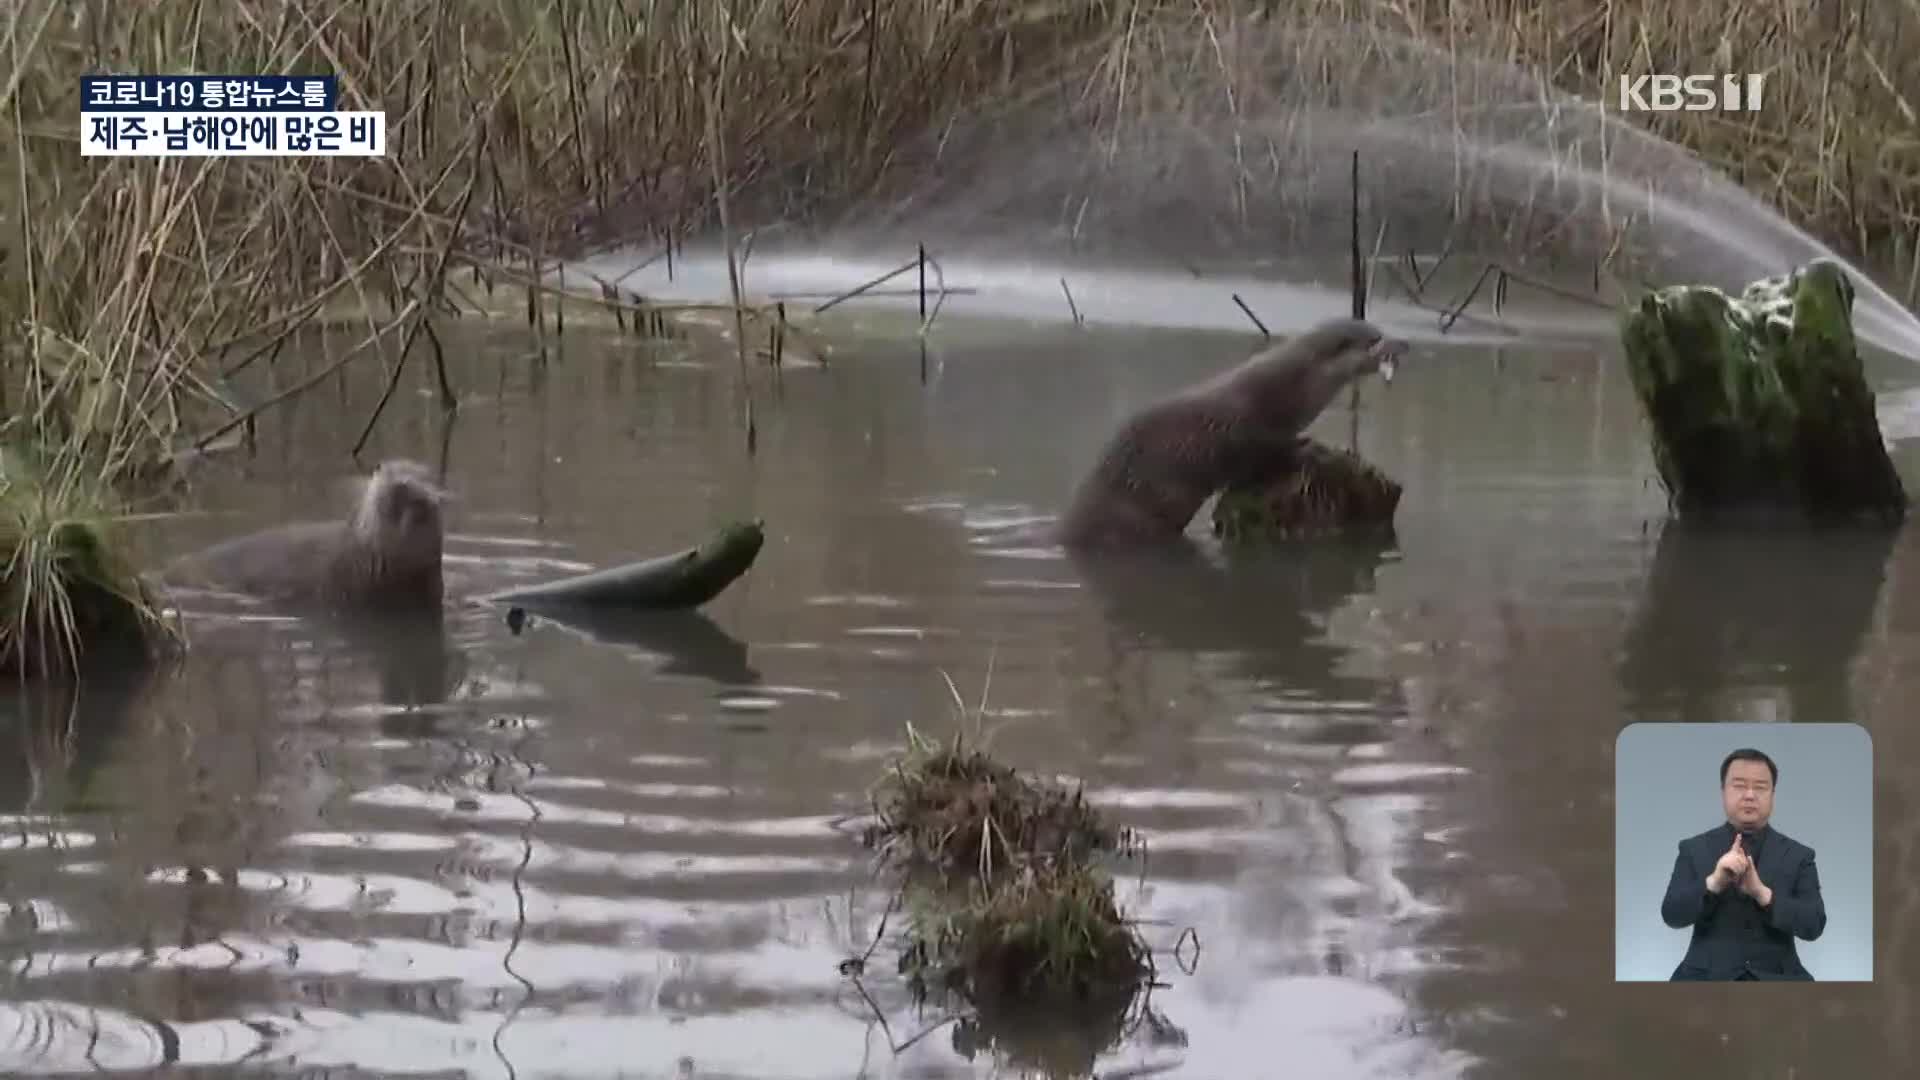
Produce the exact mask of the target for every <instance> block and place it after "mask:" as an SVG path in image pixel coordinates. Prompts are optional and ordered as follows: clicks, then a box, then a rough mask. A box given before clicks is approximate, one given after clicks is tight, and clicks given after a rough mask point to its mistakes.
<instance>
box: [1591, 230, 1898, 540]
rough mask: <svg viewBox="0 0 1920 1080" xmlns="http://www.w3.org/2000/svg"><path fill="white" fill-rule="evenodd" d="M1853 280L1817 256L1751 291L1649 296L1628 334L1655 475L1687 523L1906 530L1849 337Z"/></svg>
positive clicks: (1700, 289)
mask: <svg viewBox="0 0 1920 1080" xmlns="http://www.w3.org/2000/svg"><path fill="white" fill-rule="evenodd" d="M1853 295H1854V292H1853V283H1852V282H1851V281H1849V280H1848V279H1847V276H1846V273H1845V272H1844V271H1843V270H1841V268H1840V267H1839V266H1838V265H1837V264H1835V263H1833V262H1831V261H1829V260H1825V259H1821V260H1816V261H1814V262H1811V263H1809V264H1807V265H1806V266H1803V267H1801V268H1800V269H1798V270H1796V271H1794V272H1793V273H1791V274H1788V275H1786V276H1784V277H1776V278H1767V279H1764V280H1761V281H1757V282H1754V283H1753V284H1751V285H1749V286H1747V288H1746V290H1745V291H1744V292H1743V293H1742V294H1741V295H1740V296H1739V297H1738V298H1737V299H1736V298H1732V297H1729V296H1727V295H1726V294H1725V293H1723V292H1721V291H1720V290H1718V289H1715V288H1711V287H1707V286H1676V287H1673V288H1668V289H1662V290H1659V291H1656V292H1654V293H1651V294H1649V295H1648V296H1646V297H1645V298H1643V299H1642V300H1641V301H1640V303H1639V304H1638V305H1637V306H1636V307H1634V308H1632V309H1630V310H1629V311H1628V312H1627V313H1626V315H1625V317H1624V319H1623V320H1622V325H1621V340H1622V342H1623V343H1624V345H1625V346H1626V353H1627V365H1628V371H1629V373H1630V375H1631V377H1632V380H1633V388H1634V393H1635V395H1636V396H1637V397H1638V398H1639V400H1640V406H1641V408H1642V409H1643V410H1645V412H1646V416H1647V419H1648V422H1649V424H1650V426H1651V427H1652V429H1653V452H1654V465H1655V468H1657V469H1658V470H1659V473H1660V480H1661V483H1662V484H1664V485H1665V486H1666V489H1667V494H1668V498H1669V500H1670V502H1671V504H1672V506H1673V508H1674V510H1675V511H1676V512H1677V513H1679V514H1680V515H1681V516H1682V517H1686V516H1696V517H1699V516H1712V515H1718V514H1722V513H1726V512H1753V511H1759V512H1776V513H1777V512H1786V513H1790V514H1794V515H1796V516H1804V517H1811V518H1815V519H1829V520H1830V519H1836V518H1855V519H1858V518H1869V519H1876V520H1881V521H1900V520H1903V519H1904V517H1905V515H1906V507H1907V497H1906V492H1905V491H1904V490H1903V489H1902V487H1901V483H1900V477H1899V474H1898V473H1896V472H1895V471H1894V468H1893V462H1892V460H1891V459H1890V458H1889V457H1888V456H1887V448H1886V444H1885V443H1884V442H1883V441H1882V440H1881V437H1880V426H1879V422H1878V420H1877V418H1876V417H1875V415H1874V406H1873V394H1872V392H1871V391H1869V390H1868V388H1867V382H1866V377H1865V374H1864V372H1863V370H1862V368H1861V363H1860V354H1859V352H1858V351H1857V349H1856V348H1855V345H1854V339H1853Z"/></svg>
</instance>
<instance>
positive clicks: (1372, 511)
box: [1213, 436, 1400, 543]
mask: <svg viewBox="0 0 1920 1080" xmlns="http://www.w3.org/2000/svg"><path fill="white" fill-rule="evenodd" d="M1399 507H1400V485H1399V484H1398V483H1396V482H1394V480H1393V478H1392V477H1390V476H1388V475H1387V474H1386V473H1383V472H1381V471H1380V470H1379V469H1377V468H1375V467H1374V466H1373V465H1371V464H1368V462H1367V461H1366V460H1365V459H1364V458H1362V457H1360V456H1359V455H1358V454H1355V453H1352V452H1351V451H1347V450H1337V449H1335V448H1333V447H1331V446H1327V445H1325V444H1323V443H1319V442H1315V441H1314V440H1312V439H1309V438H1306V437H1305V436H1302V437H1301V438H1300V439H1299V440H1298V441H1297V442H1295V444H1294V455H1293V459H1292V460H1291V461H1290V462H1289V463H1288V465H1287V467H1286V468H1283V469H1281V470H1280V471H1279V472H1278V473H1276V474H1275V475H1273V476H1271V477H1269V478H1266V479H1263V480H1259V481H1254V482H1246V483H1237V484H1232V485H1229V486H1228V487H1227V488H1226V489H1225V490H1223V491H1221V493H1220V497H1219V499H1217V500H1216V501H1215V502H1214V504H1213V534H1214V535H1215V536H1217V537H1219V538H1221V539H1222V540H1224V541H1228V542H1232V543H1245V542H1255V543H1257V542H1264V541H1274V540H1292V539H1304V538H1308V537H1327V536H1353V535H1361V536H1383V535H1390V534H1391V533H1392V531H1393V515H1394V512H1395V511H1396V510H1398V509H1399Z"/></svg>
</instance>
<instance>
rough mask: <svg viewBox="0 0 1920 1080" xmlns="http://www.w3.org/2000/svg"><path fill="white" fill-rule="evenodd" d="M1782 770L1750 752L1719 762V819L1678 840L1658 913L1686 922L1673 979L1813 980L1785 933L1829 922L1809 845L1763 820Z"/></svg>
mask: <svg viewBox="0 0 1920 1080" xmlns="http://www.w3.org/2000/svg"><path fill="white" fill-rule="evenodd" d="M1779 782H1780V769H1779V768H1778V767H1777V766H1776V765H1774V763H1773V759H1772V758H1770V757H1768V756H1767V755H1765V754H1763V753H1761V752H1760V751H1758V750H1735V751H1734V752H1733V753H1731V754H1728V755H1727V757H1726V760H1725V761H1722V762H1721V763H1720V802H1721V805H1722V807H1723V808H1724V809H1725V810H1726V814H1727V820H1726V823H1725V824H1723V825H1720V826H1718V827H1717V828H1712V829H1708V830H1707V831H1706V832H1703V833H1701V834H1699V835H1698V836H1689V837H1687V838H1686V839H1685V840H1682V841H1680V853H1679V854H1678V855H1677V856H1675V858H1674V860H1673V878H1672V880H1670V881H1668V882H1667V895H1666V899H1664V900H1662V901H1661V902H1660V917H1661V918H1662V919H1664V920H1666V923H1667V925H1668V926H1671V927H1673V928H1674V929H1676V930H1678V929H1681V928H1683V927H1688V926H1691V927H1692V928H1693V938H1692V940H1690V941H1689V942H1687V955H1686V956H1685V957H1684V958H1682V959H1681V961H1680V965H1679V966H1678V967H1676V968H1674V969H1673V980H1674V981H1676V982H1682V981H1706V980H1735V981H1738V980H1779V979H1795V980H1802V981H1806V982H1811V981H1813V975H1812V973H1810V972H1808V971H1807V969H1806V968H1805V967H1804V966H1802V964H1801V963H1800V955H1799V953H1798V951H1797V950H1796V949H1795V947H1794V943H1793V939H1794V938H1799V939H1800V940H1802V941H1812V940H1814V939H1816V938H1818V937H1819V936H1820V934H1821V932H1822V931H1823V930H1825V929H1826V928H1827V907H1826V904H1825V902H1824V901H1822V900H1821V899H1820V875H1819V874H1818V873H1817V872H1816V871H1815V870H1814V866H1813V849H1812V848H1810V847H1808V846H1806V845H1805V844H1802V843H1800V842H1799V841H1797V840H1795V839H1793V838H1792V837H1790V836H1788V835H1786V834H1785V833H1783V832H1780V831H1779V830H1777V829H1774V828H1772V827H1771V826H1769V825H1768V824H1767V821H1768V819H1769V818H1771V817H1772V816H1773V792H1774V788H1775V786H1777V785H1778V784H1779Z"/></svg>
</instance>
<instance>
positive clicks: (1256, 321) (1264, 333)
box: [1233, 293, 1273, 338]
mask: <svg viewBox="0 0 1920 1080" xmlns="http://www.w3.org/2000/svg"><path fill="white" fill-rule="evenodd" d="M1233 302H1234V303H1236V304H1239V305H1240V310H1241V311H1244V312H1246V313H1247V318H1249V319H1252V320H1253V325H1254V326H1255V328H1257V329H1258V330H1259V331H1260V336H1261V337H1263V338H1271V337H1272V336H1273V334H1272V332H1271V331H1269V330H1268V329H1267V324H1266V323H1263V322H1261V321H1260V316H1258V315H1255V314H1254V313H1253V309H1252V308H1250V307H1248V306H1247V302H1246V301H1245V300H1242V299H1240V294H1239V293H1234V294H1233Z"/></svg>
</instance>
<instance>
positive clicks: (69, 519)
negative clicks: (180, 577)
mask: <svg viewBox="0 0 1920 1080" xmlns="http://www.w3.org/2000/svg"><path fill="white" fill-rule="evenodd" d="M83 461H84V459H81V458H78V457H74V456H66V455H59V456H55V457H54V458H53V460H52V461H51V463H49V464H42V463H41V462H40V461H39V460H37V457H36V455H35V454H34V453H33V452H32V450H31V448H24V447H19V446H13V447H8V448H6V449H4V450H0V551H3V552H5V553H6V560H7V561H6V564H5V566H4V567H3V568H0V673H4V674H9V675H19V676H27V677H59V676H65V675H71V674H75V673H77V672H79V671H80V670H81V669H82V667H83V665H84V664H85V663H86V661H88V660H89V659H91V658H94V657H96V656H98V655H101V654H115V655H118V656H121V657H126V656H129V655H133V656H143V657H145V656H151V655H153V654H155V653H156V652H159V651H164V650H165V649H166V648H167V647H169V646H171V645H172V644H174V643H175V642H176V641H177V638H176V637H175V631H174V629H173V627H172V625H171V624H170V623H168V622H167V621H166V620H165V619H163V618H162V616H161V614H160V611H159V608H158V605H157V603H156V601H155V598H154V597H153V596H152V594H151V592H150V590H149V589H148V587H147V586H146V584H145V583H144V582H143V581H142V580H141V579H140V577H139V575H138V573H137V570H136V568H135V567H134V566H133V565H132V564H131V562H130V561H129V560H128V559H127V558H126V556H125V554H124V553H123V552H122V551H121V550H120V549H119V548H118V547H117V546H116V545H117V543H118V537H117V536H116V535H115V525H116V524H117V520H118V518H119V517H120V515H119V513H118V506H119V503H118V500H117V497H116V495H115V494H114V492H113V490H112V489H111V487H110V486H109V485H108V484H107V483H106V482H105V481H103V480H101V479H100V478H99V476H98V474H97V473H94V472H92V471H91V470H88V469H86V468H85V466H84V465H83V464H82V462H83Z"/></svg>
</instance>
